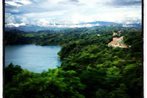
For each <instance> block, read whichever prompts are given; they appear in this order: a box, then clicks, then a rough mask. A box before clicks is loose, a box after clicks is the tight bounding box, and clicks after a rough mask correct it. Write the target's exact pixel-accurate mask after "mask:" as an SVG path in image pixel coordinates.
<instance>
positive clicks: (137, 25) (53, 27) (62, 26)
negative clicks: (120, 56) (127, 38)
mask: <svg viewBox="0 0 147 98" xmlns="http://www.w3.org/2000/svg"><path fill="white" fill-rule="evenodd" d="M96 26H119V27H135V28H141V23H115V22H107V21H95V22H83V23H79V24H70V25H69V24H56V25H49V26H37V25H26V26H19V27H6V28H5V30H13V29H18V30H21V31H25V32H38V31H45V30H54V31H56V30H57V31H58V30H63V29H66V28H89V27H96Z"/></svg>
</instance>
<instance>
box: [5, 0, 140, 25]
mask: <svg viewBox="0 0 147 98" xmlns="http://www.w3.org/2000/svg"><path fill="white" fill-rule="evenodd" d="M141 8H142V6H141V0H5V25H6V26H15V27H19V26H25V25H37V26H51V25H52V26H55V25H74V24H79V23H83V22H94V21H109V22H118V23H122V22H132V21H140V20H141V15H142V14H141V13H142V12H141Z"/></svg>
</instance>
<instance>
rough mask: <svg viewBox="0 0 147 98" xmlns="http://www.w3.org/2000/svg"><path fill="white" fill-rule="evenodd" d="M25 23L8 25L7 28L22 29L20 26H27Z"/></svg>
mask: <svg viewBox="0 0 147 98" xmlns="http://www.w3.org/2000/svg"><path fill="white" fill-rule="evenodd" d="M25 25H26V24H25V23H8V24H7V25H6V27H20V26H25Z"/></svg>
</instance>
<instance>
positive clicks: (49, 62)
mask: <svg viewBox="0 0 147 98" xmlns="http://www.w3.org/2000/svg"><path fill="white" fill-rule="evenodd" d="M60 50H61V47H60V46H38V45H13V46H6V47H5V66H7V65H8V64H10V63H13V64H15V65H20V66H21V67H22V68H24V69H28V70H30V71H33V72H42V71H47V70H48V68H51V69H52V68H56V67H57V66H60V63H61V62H60V59H59V57H58V54H57V53H58V52H59V51H60Z"/></svg>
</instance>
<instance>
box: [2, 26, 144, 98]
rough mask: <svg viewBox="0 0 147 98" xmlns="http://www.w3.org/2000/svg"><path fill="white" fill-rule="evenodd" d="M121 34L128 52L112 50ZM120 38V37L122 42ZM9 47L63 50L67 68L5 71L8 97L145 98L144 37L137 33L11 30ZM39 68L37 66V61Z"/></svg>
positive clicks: (128, 30)
mask: <svg viewBox="0 0 147 98" xmlns="http://www.w3.org/2000/svg"><path fill="white" fill-rule="evenodd" d="M120 30H121V32H122V33H121V35H119V36H124V43H126V44H127V45H129V46H130V47H128V48H119V47H118V48H117V47H116V48H113V47H108V43H109V42H110V41H112V39H113V36H112V34H113V32H118V31H120ZM119 36H118V37H119ZM4 37H5V39H4V44H5V45H14V44H38V45H52V44H54V45H61V46H62V49H61V51H60V52H59V56H60V59H61V61H62V64H61V66H60V67H58V68H55V69H48V71H44V72H42V73H34V72H30V71H28V70H26V69H22V68H21V67H20V66H19V65H13V64H12V63H11V64H10V65H9V66H8V67H6V68H5V69H4V83H5V84H4V96H5V98H143V64H142V62H143V35H142V30H138V29H135V28H119V27H117V28H115V27H97V28H90V29H87V28H83V29H67V30H61V31H40V32H37V33H35V32H31V33H30V32H29V33H27V32H22V31H14V30H13V31H7V32H5V35H4ZM36 63H37V62H36Z"/></svg>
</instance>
